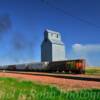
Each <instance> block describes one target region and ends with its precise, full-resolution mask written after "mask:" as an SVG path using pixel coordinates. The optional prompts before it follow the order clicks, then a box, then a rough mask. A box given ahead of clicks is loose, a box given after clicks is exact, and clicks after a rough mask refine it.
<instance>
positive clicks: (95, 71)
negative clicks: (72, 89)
mask: <svg viewBox="0 0 100 100" xmlns="http://www.w3.org/2000/svg"><path fill="white" fill-rule="evenodd" d="M86 74H91V75H100V67H86Z"/></svg>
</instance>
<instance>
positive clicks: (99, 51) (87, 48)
mask: <svg viewBox="0 0 100 100" xmlns="http://www.w3.org/2000/svg"><path fill="white" fill-rule="evenodd" d="M72 54H73V56H74V58H83V59H86V61H87V63H88V64H89V65H93V66H100V44H87V45H83V44H73V45H72Z"/></svg>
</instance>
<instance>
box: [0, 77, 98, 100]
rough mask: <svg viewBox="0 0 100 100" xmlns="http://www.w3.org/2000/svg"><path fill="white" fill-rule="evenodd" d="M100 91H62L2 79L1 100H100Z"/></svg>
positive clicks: (51, 87) (31, 83) (16, 80)
mask: <svg viewBox="0 0 100 100" xmlns="http://www.w3.org/2000/svg"><path fill="white" fill-rule="evenodd" d="M99 96H100V89H89V90H80V91H67V92H64V91H61V90H59V89H57V88H56V87H53V86H49V85H41V84H38V83H33V82H30V81H24V80H18V79H13V78H0V100H100V97H99Z"/></svg>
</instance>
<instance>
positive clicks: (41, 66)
mask: <svg viewBox="0 0 100 100" xmlns="http://www.w3.org/2000/svg"><path fill="white" fill-rule="evenodd" d="M48 63H49V62H38V63H30V64H28V65H27V67H26V69H25V70H27V71H39V72H46V71H47V66H48Z"/></svg>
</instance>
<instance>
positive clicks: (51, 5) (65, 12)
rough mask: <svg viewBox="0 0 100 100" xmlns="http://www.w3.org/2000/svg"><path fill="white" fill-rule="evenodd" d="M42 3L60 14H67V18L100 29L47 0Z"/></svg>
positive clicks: (42, 0)
mask: <svg viewBox="0 0 100 100" xmlns="http://www.w3.org/2000/svg"><path fill="white" fill-rule="evenodd" d="M41 2H43V3H45V4H46V5H48V6H50V7H52V8H54V9H56V10H58V11H59V12H61V13H63V14H65V15H67V16H70V17H72V18H74V19H76V20H78V21H80V22H84V23H86V24H88V25H91V26H94V27H96V28H100V26H98V25H96V24H94V23H92V22H90V21H87V20H85V19H82V18H80V17H78V16H75V15H73V14H71V13H70V12H68V11H65V10H63V9H62V8H59V7H57V6H55V5H53V4H51V3H50V2H48V1H47V0H41Z"/></svg>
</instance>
